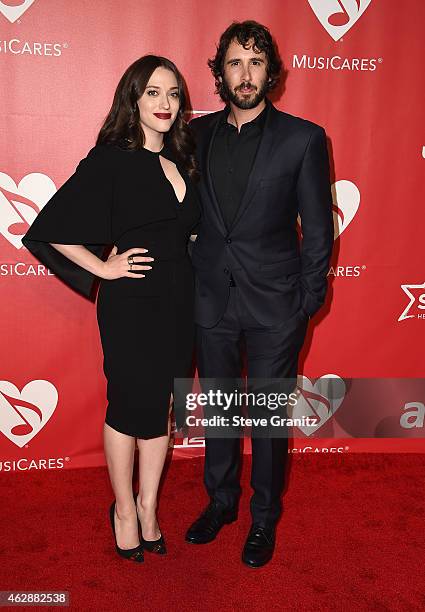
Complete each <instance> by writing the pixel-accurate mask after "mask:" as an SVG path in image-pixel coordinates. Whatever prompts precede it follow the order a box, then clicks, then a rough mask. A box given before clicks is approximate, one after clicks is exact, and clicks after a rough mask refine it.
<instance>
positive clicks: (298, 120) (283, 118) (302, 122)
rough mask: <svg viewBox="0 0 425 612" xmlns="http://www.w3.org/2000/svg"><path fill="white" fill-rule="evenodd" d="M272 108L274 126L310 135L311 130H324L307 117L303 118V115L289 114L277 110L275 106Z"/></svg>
mask: <svg viewBox="0 0 425 612" xmlns="http://www.w3.org/2000/svg"><path fill="white" fill-rule="evenodd" d="M273 109H274V121H275V124H276V127H281V128H282V129H285V130H288V129H290V130H291V131H293V132H298V133H300V134H309V135H311V134H312V133H313V132H323V131H324V129H323V127H322V126H321V125H319V124H317V123H313V121H309V120H308V119H304V117H298V116H297V115H291V114H290V113H286V112H284V111H280V110H278V109H277V108H276V107H273Z"/></svg>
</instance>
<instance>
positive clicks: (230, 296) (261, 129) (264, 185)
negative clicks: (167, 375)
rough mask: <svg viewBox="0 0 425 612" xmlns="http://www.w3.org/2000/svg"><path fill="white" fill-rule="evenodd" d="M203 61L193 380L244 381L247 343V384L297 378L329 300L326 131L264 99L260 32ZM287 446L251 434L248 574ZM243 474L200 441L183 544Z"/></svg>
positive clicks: (232, 511)
mask: <svg viewBox="0 0 425 612" xmlns="http://www.w3.org/2000/svg"><path fill="white" fill-rule="evenodd" d="M208 63H209V66H210V68H211V70H212V73H213V75H214V77H215V79H216V87H217V91H218V93H219V94H220V96H221V98H222V99H223V101H224V102H226V108H225V109H224V110H222V111H219V112H216V113H212V114H209V115H206V116H203V117H200V118H198V119H195V120H193V121H192V122H191V124H190V125H191V127H192V128H193V132H194V134H195V137H196V140H197V146H198V148H197V152H198V162H199V166H200V171H201V175H202V180H201V183H200V194H201V201H202V209H203V216H202V221H201V225H200V227H199V232H198V238H197V240H196V242H195V246H194V248H193V254H192V261H193V265H194V267H195V270H196V277H197V279H196V306H195V308H196V322H197V335H198V339H197V345H198V372H199V376H200V377H201V379H208V378H215V377H221V378H224V379H236V378H238V377H240V376H241V369H242V365H241V358H240V350H239V347H240V342H241V341H243V342H244V344H245V349H246V363H247V366H246V368H247V377H248V379H260V378H261V379H265V378H268V379H270V378H272V379H273V378H274V379H275V378H285V379H292V380H293V381H294V380H296V376H297V365H298V354H299V351H300V349H301V347H302V344H303V342H304V338H305V333H306V329H307V324H308V320H309V318H310V317H312V316H313V315H314V314H315V312H316V311H317V310H318V309H319V308H320V306H321V305H322V304H323V302H324V299H325V294H326V290H327V272H328V269H329V259H330V255H331V250H332V245H333V221H332V198H331V191H330V180H329V161H328V154H327V149H326V135H325V132H324V130H323V129H322V128H321V127H319V126H318V125H315V124H314V123H311V122H309V121H305V120H303V119H300V118H297V117H293V116H291V115H288V114H286V113H283V112H280V111H278V110H277V109H276V108H275V107H274V106H273V105H272V104H271V103H270V101H269V100H268V99H267V98H266V94H267V93H268V92H269V91H270V90H271V89H273V88H274V87H275V86H276V84H277V82H278V79H279V74H280V71H281V61H280V59H279V57H278V55H277V51H276V49H275V47H274V44H273V41H272V37H271V35H270V32H269V30H268V29H267V28H266V27H264V26H262V25H260V24H258V23H256V22H254V21H245V22H243V23H233V24H232V25H231V26H230V27H229V28H228V29H227V30H226V31H225V32H224V33H223V35H222V36H221V39H220V42H219V45H218V48H217V53H216V56H215V58H214V59H212V60H209V62H208ZM298 215H300V218H301V225H302V240H301V242H300V240H299V238H298V233H297V217H298ZM287 448H288V439H287V437H273V436H268V437H255V438H254V437H253V438H252V474H251V485H252V488H253V490H254V493H253V496H252V498H251V514H252V526H251V529H250V532H249V534H248V537H247V540H246V543H245V546H244V549H243V552H242V560H243V562H244V563H246V564H247V565H249V566H251V567H259V566H262V565H264V564H265V563H267V562H268V561H269V560H270V559H271V558H272V555H273V550H274V545H275V527H276V522H277V520H278V518H279V515H280V512H281V500H280V498H281V494H282V491H283V486H284V471H285V464H286V457H287ZM239 467H240V440H239V439H238V438H235V437H234V438H215V437H210V438H207V439H206V448H205V473H204V482H205V486H206V489H207V492H208V494H209V496H210V500H211V501H210V503H209V505H208V507H207V508H206V510H205V511H204V512H203V513H202V514H201V516H200V517H199V519H197V520H196V521H195V522H194V523H193V525H192V526H191V527H190V528H189V530H188V532H187V534H186V540H187V541H188V542H191V543H194V544H203V543H206V542H210V541H211V540H213V539H214V538H215V537H216V536H217V534H218V533H219V531H220V529H221V528H222V527H223V525H224V524H226V523H230V522H232V521H234V520H236V516H237V505H238V499H239V495H240V484H239Z"/></svg>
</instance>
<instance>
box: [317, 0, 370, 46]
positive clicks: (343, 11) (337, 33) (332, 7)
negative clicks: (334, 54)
mask: <svg viewBox="0 0 425 612" xmlns="http://www.w3.org/2000/svg"><path fill="white" fill-rule="evenodd" d="M371 2H372V0H327V1H326V2H324V0H308V3H309V5H310V6H311V8H312V9H313V11H314V13H315V15H316V17H317V19H318V20H319V21H320V23H321V24H322V26H323V27H324V28H325V30H326V31H327V33H328V34H329V35H330V36H332V38H333V39H334V40H335V41H337V40H339V39H340V38H342V37H343V36H344V34H346V33H347V32H348V31H349V30H351V28H352V27H353V25H354V24H355V23H356V22H357V21H358V20H359V19H360V17H361V16H362V15H363V13H364V12H365V10H366V9H367V7H368V6H369V4H370V3H371Z"/></svg>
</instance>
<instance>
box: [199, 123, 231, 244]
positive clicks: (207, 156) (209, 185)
mask: <svg viewBox="0 0 425 612" xmlns="http://www.w3.org/2000/svg"><path fill="white" fill-rule="evenodd" d="M223 113H224V111H222V112H221V113H219V114H218V115H217V117H216V118H215V119H214V121H213V123H212V124H211V126H210V127H209V130H208V132H207V133H206V135H205V142H206V143H207V144H206V146H205V147H204V151H203V160H202V162H203V163H202V167H203V168H204V176H205V186H206V190H207V192H208V195H209V197H210V200H211V202H212V203H213V206H214V208H215V212H216V216H217V220H218V221H219V223H220V226H221V229H222V230H223V232H224V233H226V234H227V229H226V224H225V223H224V219H223V214H222V212H221V208H220V204H219V203H218V200H217V197H216V195H215V191H214V185H213V181H212V174H211V168H210V161H211V151H212V146H213V142H214V138H215V135H216V133H217V129H218V126H219V123H220V121H221V118H222V116H223Z"/></svg>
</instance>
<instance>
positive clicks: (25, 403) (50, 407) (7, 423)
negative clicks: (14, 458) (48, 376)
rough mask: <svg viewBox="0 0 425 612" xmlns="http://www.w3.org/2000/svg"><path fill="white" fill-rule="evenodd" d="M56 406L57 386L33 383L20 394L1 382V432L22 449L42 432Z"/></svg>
mask: <svg viewBox="0 0 425 612" xmlns="http://www.w3.org/2000/svg"><path fill="white" fill-rule="evenodd" d="M57 403H58V392H57V390H56V387H55V386H54V385H52V383H51V382H49V381H47V380H32V381H31V382H29V383H28V384H26V385H25V386H24V387H23V389H22V391H19V389H18V387H16V386H15V385H14V384H13V383H11V382H9V381H7V380H0V431H1V432H2V433H3V434H4V435H5V436H6V437H7V438H9V440H10V441H11V442H13V443H14V444H16V446H19V448H22V447H23V446H25V444H28V442H29V441H30V440H32V438H34V436H36V435H37V434H38V432H39V431H40V430H41V429H43V427H44V426H45V425H46V423H47V421H48V420H49V419H50V417H51V416H52V414H53V413H54V411H55V408H56V405H57Z"/></svg>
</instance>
